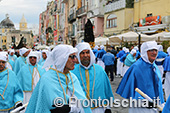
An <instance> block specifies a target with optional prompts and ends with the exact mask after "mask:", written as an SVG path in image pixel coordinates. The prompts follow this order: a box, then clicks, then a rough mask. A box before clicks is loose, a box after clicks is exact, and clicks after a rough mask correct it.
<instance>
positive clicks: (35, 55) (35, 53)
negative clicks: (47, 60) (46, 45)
mask: <svg viewBox="0 0 170 113" xmlns="http://www.w3.org/2000/svg"><path fill="white" fill-rule="evenodd" d="M31 56H32V57H36V58H37V60H36V64H37V62H38V56H37V52H35V51H31V52H30V53H29V55H28V57H27V62H28V64H31V63H30V60H29V57H31Z"/></svg>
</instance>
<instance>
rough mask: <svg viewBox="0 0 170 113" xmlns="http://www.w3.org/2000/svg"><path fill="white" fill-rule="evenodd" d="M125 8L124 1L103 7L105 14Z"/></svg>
mask: <svg viewBox="0 0 170 113" xmlns="http://www.w3.org/2000/svg"><path fill="white" fill-rule="evenodd" d="M125 7H126V0H119V1H115V2H113V3H109V4H108V5H106V6H105V13H108V12H112V11H116V10H119V9H122V8H125Z"/></svg>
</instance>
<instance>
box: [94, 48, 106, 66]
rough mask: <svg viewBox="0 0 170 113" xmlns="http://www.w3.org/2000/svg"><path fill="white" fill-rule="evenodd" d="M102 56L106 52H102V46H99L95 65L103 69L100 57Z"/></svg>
mask: <svg viewBox="0 0 170 113" xmlns="http://www.w3.org/2000/svg"><path fill="white" fill-rule="evenodd" d="M104 54H106V51H105V50H104V46H103V45H100V47H99V50H98V52H97V53H96V58H97V64H98V65H100V66H101V67H103V69H105V65H104V62H103V61H102V57H103V55H104Z"/></svg>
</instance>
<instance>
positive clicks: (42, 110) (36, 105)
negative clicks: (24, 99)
mask: <svg viewBox="0 0 170 113" xmlns="http://www.w3.org/2000/svg"><path fill="white" fill-rule="evenodd" d="M58 74H59V77H60V80H61V84H62V87H63V88H64V91H65V92H66V89H67V88H68V89H69V90H70V91H71V92H73V87H74V90H75V91H74V95H75V96H76V97H77V98H78V99H86V97H85V95H84V92H83V90H82V88H81V86H80V83H79V81H78V79H77V77H76V76H75V75H74V74H73V73H70V74H71V77H72V80H73V85H74V86H73V85H72V80H71V77H70V74H69V73H67V74H64V73H61V72H58ZM66 78H68V79H66ZM66 81H69V82H68V85H67V84H66ZM62 87H61V86H60V83H59V79H58V76H57V73H56V70H54V69H50V70H49V71H47V72H46V73H45V74H44V75H43V76H42V77H41V78H40V80H39V82H38V84H37V86H36V87H35V89H34V92H33V94H32V96H31V99H30V101H29V104H28V106H27V109H26V112H25V113H51V112H50V110H51V109H55V107H52V105H54V99H55V98H57V97H61V98H63V99H64V94H63V90H62ZM69 97H70V96H69V95H68V94H66V101H67V103H68V101H69ZM64 104H65V102H64ZM84 112H85V113H91V109H90V108H89V107H86V108H85V107H84Z"/></svg>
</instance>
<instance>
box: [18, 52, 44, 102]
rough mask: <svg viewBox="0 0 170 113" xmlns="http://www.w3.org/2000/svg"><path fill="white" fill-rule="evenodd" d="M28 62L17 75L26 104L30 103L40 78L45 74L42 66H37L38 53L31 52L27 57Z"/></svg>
mask: <svg viewBox="0 0 170 113" xmlns="http://www.w3.org/2000/svg"><path fill="white" fill-rule="evenodd" d="M27 62H28V64H26V65H24V66H22V67H21V69H20V71H19V72H18V74H17V78H18V80H19V82H20V85H21V87H22V89H23V91H24V101H23V103H24V104H26V103H27V102H29V99H30V97H31V95H32V92H33V90H34V88H35V86H36V84H37V83H38V81H39V79H40V77H41V76H42V75H43V74H44V73H45V70H44V69H42V66H40V65H38V64H37V53H36V52H30V54H29V55H28V57H27Z"/></svg>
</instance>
